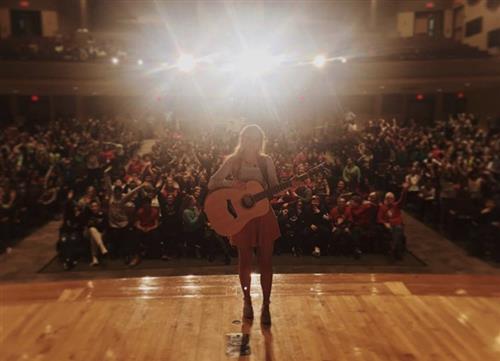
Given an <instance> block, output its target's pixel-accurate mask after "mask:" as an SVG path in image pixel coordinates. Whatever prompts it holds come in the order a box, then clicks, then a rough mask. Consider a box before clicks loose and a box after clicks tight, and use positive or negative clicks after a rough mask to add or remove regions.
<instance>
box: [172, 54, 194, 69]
mask: <svg viewBox="0 0 500 361" xmlns="http://www.w3.org/2000/svg"><path fill="white" fill-rule="evenodd" d="M195 66H196V60H195V58H194V57H193V56H192V55H188V54H183V55H181V56H180V57H179V61H177V67H178V68H179V70H180V71H183V72H186V73H187V72H190V71H192V70H193V69H194V67H195Z"/></svg>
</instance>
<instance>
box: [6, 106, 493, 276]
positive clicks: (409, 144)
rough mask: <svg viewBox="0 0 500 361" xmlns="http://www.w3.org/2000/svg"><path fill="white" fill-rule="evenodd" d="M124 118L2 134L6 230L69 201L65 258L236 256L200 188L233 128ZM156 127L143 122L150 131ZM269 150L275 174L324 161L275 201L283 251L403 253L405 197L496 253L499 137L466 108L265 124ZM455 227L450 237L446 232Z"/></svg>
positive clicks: (410, 205)
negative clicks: (401, 117) (446, 113)
mask: <svg viewBox="0 0 500 361" xmlns="http://www.w3.org/2000/svg"><path fill="white" fill-rule="evenodd" d="M144 124H145V123H144V122H142V121H138V120H134V119H129V118H119V117H117V118H112V119H88V120H87V121H85V122H77V121H58V122H55V123H50V124H48V125H46V126H37V127H34V128H33V129H19V128H14V127H11V128H9V129H7V130H6V131H5V132H3V133H2V136H1V137H2V139H1V141H2V144H3V146H2V152H1V155H0V169H1V174H2V179H1V187H0V195H1V197H0V199H1V201H2V208H1V212H2V215H1V227H2V230H1V231H2V232H1V234H2V239H1V241H0V242H1V244H0V247H2V248H3V249H6V248H8V247H11V246H12V245H11V242H12V239H13V238H14V237H15V233H16V229H19V228H25V227H26V225H27V224H29V223H30V222H31V223H33V222H34V221H35V220H38V219H40V218H42V217H48V215H50V214H56V213H57V212H59V211H63V213H64V216H63V224H62V227H61V232H60V239H59V241H58V246H57V247H58V252H59V255H60V259H61V261H62V263H63V265H64V267H65V268H67V269H69V268H71V267H73V266H74V265H75V264H76V262H77V261H78V260H84V259H88V260H89V262H90V264H91V265H92V266H97V265H99V264H100V262H101V261H102V260H103V259H106V258H107V257H114V258H122V259H123V260H124V261H125V262H126V263H127V264H128V265H129V266H131V267H133V266H136V265H137V264H139V263H140V262H141V260H142V259H144V258H161V259H163V260H165V261H168V260H169V259H170V258H172V257H186V256H190V255H191V256H194V257H197V258H207V259H208V260H209V261H214V260H215V259H216V258H217V257H219V256H220V257H222V258H223V260H224V262H225V263H230V260H231V255H232V254H233V252H234V250H233V249H232V248H231V247H230V245H229V243H228V240H227V239H225V238H223V237H220V236H219V235H217V234H216V233H215V232H214V231H213V230H212V229H211V227H210V224H209V223H208V221H207V219H206V217H205V215H204V212H203V201H204V198H205V196H206V194H207V183H208V180H209V178H210V175H211V174H212V173H213V172H214V171H215V170H216V169H217V168H218V167H219V165H220V164H221V162H222V161H223V159H224V157H225V156H226V155H227V154H229V153H231V152H232V150H233V147H234V145H235V144H236V141H237V133H236V132H234V131H232V130H227V129H220V128H214V129H210V130H207V129H203V131H199V132H195V131H193V132H189V133H188V132H180V131H177V130H174V129H170V128H169V127H167V126H165V125H164V126H160V125H158V124H157V125H156V128H155V129H154V138H155V139H156V140H155V143H154V145H152V147H151V149H148V150H147V152H145V153H144V152H138V150H139V146H140V144H141V141H142V140H144V139H146V138H153V131H152V129H153V127H154V125H153V124H150V126H149V127H145V125H144ZM146 128H147V130H145V129H146ZM266 132H267V135H268V143H267V146H266V152H267V153H268V154H270V155H271V156H272V157H273V159H274V161H275V165H276V169H277V173H278V177H279V178H280V180H283V181H284V180H287V179H289V178H290V177H291V176H293V175H297V174H301V173H303V172H305V171H306V170H307V169H309V168H311V167H313V166H315V165H318V164H320V163H322V162H326V163H325V166H324V171H322V172H316V173H315V174H313V175H311V176H310V177H309V178H308V179H307V180H306V181H304V182H303V183H302V184H300V185H299V186H296V187H294V188H292V189H289V190H288V191H286V192H285V193H281V194H279V195H277V196H275V197H274V198H273V199H272V201H271V204H272V206H273V208H274V210H275V213H276V214H277V216H278V220H279V224H280V227H281V230H282V237H281V238H280V239H279V240H278V241H277V243H276V246H275V252H276V253H277V254H280V253H292V254H294V255H296V256H301V255H303V254H312V255H313V256H315V257H321V256H323V255H344V256H350V257H355V258H359V257H363V254H364V253H384V254H386V255H387V256H388V257H389V259H390V260H396V259H401V258H402V257H403V256H404V253H405V246H406V237H405V231H404V224H403V218H402V214H401V211H402V208H403V207H405V208H406V209H407V210H409V211H410V212H413V214H415V215H416V216H418V217H421V219H422V220H424V221H425V222H428V223H431V224H432V223H433V224H434V225H436V226H437V227H440V228H441V229H442V231H443V232H449V231H453V230H456V229H458V226H461V227H465V228H464V232H460V234H465V232H469V233H468V236H467V237H466V238H465V239H464V241H465V242H466V247H467V248H468V250H469V251H470V253H471V254H474V255H477V256H481V257H492V258H494V259H495V260H500V243H499V240H498V237H496V235H498V230H499V221H500V215H499V211H498V206H497V205H498V202H499V195H500V191H499V176H500V162H499V158H498V157H499V154H500V136H499V134H498V133H494V132H493V131H488V130H484V129H481V128H480V127H478V125H477V124H476V121H475V119H474V117H473V116H471V115H465V114H460V115H458V116H455V117H450V118H449V119H448V120H446V121H438V122H436V123H435V124H434V125H433V126H432V127H423V126H420V125H418V124H417V123H415V122H412V121H410V122H408V123H407V124H399V123H398V122H396V120H392V121H387V120H384V119H377V120H371V121H369V122H368V123H367V124H355V120H354V119H353V118H352V117H350V118H349V119H347V120H345V121H344V123H343V124H342V125H336V126H331V127H330V128H325V129H322V130H321V132H319V133H317V132H304V131H299V130H296V129H290V128H289V127H286V130H285V129H284V127H276V128H270V129H267V130H266ZM451 233H452V234H450V236H453V232H451Z"/></svg>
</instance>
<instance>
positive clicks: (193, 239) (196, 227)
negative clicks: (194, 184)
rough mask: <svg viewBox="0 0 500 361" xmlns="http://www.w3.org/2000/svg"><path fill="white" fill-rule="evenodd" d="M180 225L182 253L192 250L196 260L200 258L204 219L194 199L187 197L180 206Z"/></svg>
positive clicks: (190, 196)
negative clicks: (182, 241) (182, 243)
mask: <svg viewBox="0 0 500 361" xmlns="http://www.w3.org/2000/svg"><path fill="white" fill-rule="evenodd" d="M181 214H182V225H183V229H184V237H185V240H184V241H185V243H184V248H183V249H184V252H186V251H187V250H188V249H194V251H195V254H196V258H201V248H202V247H201V244H202V242H203V238H204V224H205V219H204V216H203V213H202V212H201V210H200V208H199V207H198V204H197V203H196V198H194V197H193V196H192V195H187V196H186V197H185V198H184V200H183V204H182V206H181Z"/></svg>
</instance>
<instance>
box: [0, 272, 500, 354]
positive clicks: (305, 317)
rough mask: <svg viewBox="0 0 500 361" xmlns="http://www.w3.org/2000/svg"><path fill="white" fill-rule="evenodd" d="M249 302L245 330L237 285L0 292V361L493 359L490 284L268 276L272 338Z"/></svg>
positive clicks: (47, 287) (8, 288)
mask: <svg viewBox="0 0 500 361" xmlns="http://www.w3.org/2000/svg"><path fill="white" fill-rule="evenodd" d="M252 293H253V296H254V310H255V316H256V318H255V321H254V322H253V323H249V322H241V307H242V294H241V292H240V289H239V283H238V278H237V276H183V277H142V278H127V279H110V280H93V281H64V282H50V283H47V282H34V283H19V284H13V283H12V284H8V283H5V284H1V285H0V297H1V298H0V300H1V305H0V359H1V360H57V361H61V360H86V361H88V360H96V361H97V360H98V361H104V360H147V361H152V360H182V361H184V360H203V361H205V360H226V359H233V358H234V357H240V358H243V359H245V360H246V359H248V360H280V361H281V360H297V361H303V360H464V361H471V360H483V361H484V360H499V359H500V276H477V275H420V274H419V275H408V274H404V275H399V274H307V275H306V274H297V275H275V276H274V285H273V296H272V303H271V312H272V316H273V325H272V326H271V327H270V328H265V327H262V326H261V325H260V323H259V315H260V300H261V299H260V285H259V279H258V275H254V276H253V280H252ZM231 333H242V334H243V335H248V337H247V338H246V339H247V340H248V346H249V348H248V349H249V350H250V354H249V355H247V356H244V355H241V356H236V355H235V353H234V350H233V352H232V353H227V339H228V334H231ZM248 349H246V351H245V352H247V353H248Z"/></svg>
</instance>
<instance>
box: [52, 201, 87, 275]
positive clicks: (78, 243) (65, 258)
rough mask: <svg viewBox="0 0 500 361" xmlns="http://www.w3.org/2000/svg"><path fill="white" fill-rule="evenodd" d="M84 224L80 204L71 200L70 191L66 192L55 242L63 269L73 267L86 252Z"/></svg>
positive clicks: (85, 219) (84, 218)
mask: <svg viewBox="0 0 500 361" xmlns="http://www.w3.org/2000/svg"><path fill="white" fill-rule="evenodd" d="M86 224H87V217H86V216H85V213H84V211H83V209H82V206H80V205H79V204H78V203H76V202H73V193H72V192H70V193H68V199H67V202H66V205H65V210H64V215H63V221H62V225H61V228H60V229H59V240H58V242H57V253H58V256H59V259H60V260H61V262H62V263H63V267H64V269H65V270H69V269H71V268H73V267H74V266H75V265H76V264H77V263H78V261H79V260H80V259H81V258H82V257H83V256H85V254H86V251H87V249H88V246H87V244H86V243H85V242H84V237H83V233H84V230H85V226H86ZM87 253H88V251H87Z"/></svg>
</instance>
